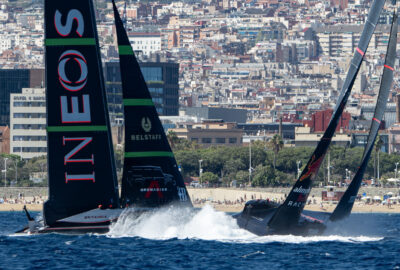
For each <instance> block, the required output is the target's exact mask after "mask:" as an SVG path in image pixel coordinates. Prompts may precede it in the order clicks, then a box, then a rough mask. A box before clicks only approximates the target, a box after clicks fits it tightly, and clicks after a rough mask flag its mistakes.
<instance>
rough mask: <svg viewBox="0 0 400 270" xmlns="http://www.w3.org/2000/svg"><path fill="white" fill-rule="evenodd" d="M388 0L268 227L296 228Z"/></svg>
mask: <svg viewBox="0 0 400 270" xmlns="http://www.w3.org/2000/svg"><path fill="white" fill-rule="evenodd" d="M384 3H385V0H374V2H373V3H372V6H371V9H370V12H369V14H368V18H367V21H366V23H365V25H364V29H363V32H362V34H361V37H360V40H359V42H358V46H357V48H356V51H355V52H354V56H353V59H352V61H351V64H350V67H349V70H348V73H347V76H346V80H345V82H344V84H343V87H342V90H341V93H340V96H339V99H338V102H337V105H336V108H335V110H334V113H333V115H332V118H331V121H330V122H329V125H328V128H327V129H326V131H325V133H324V135H323V137H322V138H321V140H320V142H319V143H318V145H317V148H316V149H315V151H314V153H313V154H312V156H311V158H310V160H309V161H308V163H307V165H306V167H305V168H304V170H303V171H302V173H301V175H300V177H299V179H298V180H297V181H296V183H295V184H294V186H293V188H292V190H291V191H290V193H289V195H288V197H287V198H286V200H285V202H284V203H283V204H282V205H281V206H279V208H278V210H277V211H276V212H275V214H274V215H273V216H272V218H271V219H270V220H269V222H268V226H269V227H270V228H271V229H272V230H276V231H288V230H289V229H290V227H292V226H295V225H296V224H297V223H298V221H299V218H300V215H301V213H302V211H303V209H304V206H305V204H306V202H307V198H308V195H309V193H310V191H311V188H312V182H313V179H314V178H315V176H316V175H317V173H318V170H319V168H320V165H321V163H322V161H323V159H324V157H325V154H326V152H327V150H328V147H329V145H330V143H331V140H332V136H333V134H334V132H335V130H336V127H337V125H338V121H339V118H340V116H341V115H342V112H343V110H344V107H345V105H346V103H347V100H348V98H349V95H350V93H351V89H352V87H353V84H354V81H355V79H356V76H357V74H358V71H359V69H360V67H361V64H362V60H363V57H364V54H365V53H366V51H367V48H368V44H369V41H370V39H371V37H372V34H373V32H374V30H375V26H376V24H377V22H378V19H379V15H380V13H381V10H382V8H383V5H384Z"/></svg>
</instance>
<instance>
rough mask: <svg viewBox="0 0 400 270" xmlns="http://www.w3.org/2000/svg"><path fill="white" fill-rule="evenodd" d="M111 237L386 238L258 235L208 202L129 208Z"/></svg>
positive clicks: (235, 240) (309, 240) (222, 239)
mask: <svg viewBox="0 0 400 270" xmlns="http://www.w3.org/2000/svg"><path fill="white" fill-rule="evenodd" d="M108 236H109V237H113V238H114V237H141V238H147V239H154V240H167V239H172V238H176V239H199V240H215V241H219V242H230V243H242V244H250V243H272V242H281V243H290V244H301V243H312V242H345V243H358V242H370V241H379V240H382V239H383V238H382V237H369V236H362V235H357V236H354V235H353V236H342V235H323V236H310V237H304V236H294V235H269V236H261V237H260V236H256V235H254V234H251V233H249V232H248V231H246V230H243V229H241V228H239V227H238V226H237V224H236V220H235V219H234V218H233V217H232V216H231V215H229V214H226V213H223V212H218V211H215V210H214V209H213V208H212V207H211V206H208V205H206V206H205V207H203V208H202V209H201V210H197V209H191V208H180V207H175V206H171V207H165V208H159V209H156V210H154V211H148V212H144V213H143V212H142V213H140V212H138V211H137V210H136V209H134V208H131V209H127V210H125V211H124V212H123V213H122V214H121V216H120V218H119V220H118V221H117V222H116V223H115V224H113V225H112V226H111V229H110V232H109V233H108Z"/></svg>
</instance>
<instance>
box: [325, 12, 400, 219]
mask: <svg viewBox="0 0 400 270" xmlns="http://www.w3.org/2000/svg"><path fill="white" fill-rule="evenodd" d="M397 28H398V20H397V14H396V11H395V12H394V13H393V21H392V26H391V30H390V38H389V43H388V47H387V52H386V58H385V64H384V70H383V74H382V79H381V85H380V88H379V94H378V99H377V101H376V107H375V112H374V116H373V118H372V122H371V128H370V132H369V134H368V141H367V145H366V146H365V149H364V154H363V157H362V162H361V165H360V167H359V168H358V170H357V172H356V174H355V175H354V178H353V180H352V181H351V183H350V185H349V187H348V188H347V190H346V192H345V193H344V194H343V197H342V198H341V199H340V201H339V204H338V205H337V206H336V208H335V210H334V211H333V213H332V215H331V216H330V217H329V219H330V220H331V221H337V220H341V219H343V218H345V217H347V216H348V215H350V213H351V209H352V208H353V205H354V201H355V199H356V197H357V193H358V190H359V189H360V185H361V182H362V179H363V176H364V172H365V169H366V168H367V165H368V160H369V158H370V156H371V152H372V150H373V148H374V142H375V139H376V136H377V135H378V130H379V127H380V125H381V121H382V118H383V115H384V113H385V109H386V103H387V99H388V97H389V92H390V88H391V86H392V82H393V66H394V61H395V59H396V45H397Z"/></svg>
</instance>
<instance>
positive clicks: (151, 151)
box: [113, 1, 191, 207]
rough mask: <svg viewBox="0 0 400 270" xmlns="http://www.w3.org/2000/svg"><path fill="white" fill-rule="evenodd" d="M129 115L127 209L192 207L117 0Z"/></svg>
mask: <svg viewBox="0 0 400 270" xmlns="http://www.w3.org/2000/svg"><path fill="white" fill-rule="evenodd" d="M113 8H114V17H115V27H116V31H117V38H118V51H119V60H120V72H121V81H122V97H123V104H124V116H125V156H124V171H123V176H122V186H121V202H122V204H123V205H124V206H145V207H157V206H160V205H164V204H166V203H170V202H180V203H183V204H184V205H191V202H190V199H189V195H188V193H187V190H186V187H185V184H184V181H183V178H182V175H181V173H180V172H179V169H178V166H177V163H176V160H175V157H174V154H173V153H172V150H171V147H170V145H169V143H168V140H167V137H166V135H165V133H164V129H163V126H162V124H161V121H160V119H159V117H158V113H157V111H156V108H155V106H154V104H153V101H152V98H151V95H150V92H149V90H148V88H147V85H146V82H145V80H144V77H143V75H142V72H141V70H140V67H139V64H138V62H137V60H136V57H135V54H134V53H133V50H132V47H131V44H130V42H129V39H128V36H127V34H126V31H125V28H124V26H123V23H122V21H121V18H120V15H119V13H118V10H117V7H116V5H115V3H114V1H113Z"/></svg>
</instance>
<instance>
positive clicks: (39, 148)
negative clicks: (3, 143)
mask: <svg viewBox="0 0 400 270" xmlns="http://www.w3.org/2000/svg"><path fill="white" fill-rule="evenodd" d="M10 153H11V154H16V155H19V156H21V157H22V158H24V159H30V158H33V157H37V156H43V155H46V154H47V139H46V97H45V89H44V88H23V89H22V94H11V95H10Z"/></svg>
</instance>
